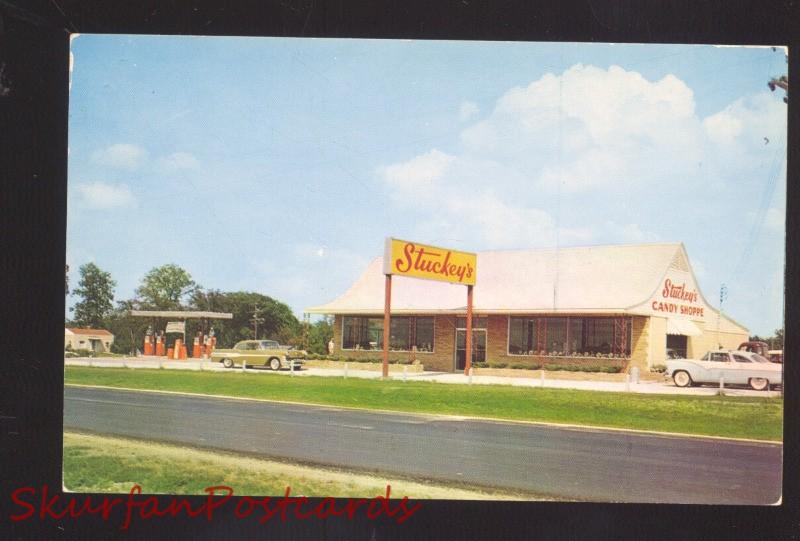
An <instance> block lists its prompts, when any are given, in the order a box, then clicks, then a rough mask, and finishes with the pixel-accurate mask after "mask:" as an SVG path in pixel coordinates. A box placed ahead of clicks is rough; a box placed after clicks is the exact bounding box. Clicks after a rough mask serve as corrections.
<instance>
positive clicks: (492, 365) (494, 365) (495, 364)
mask: <svg viewBox="0 0 800 541" xmlns="http://www.w3.org/2000/svg"><path fill="white" fill-rule="evenodd" d="M506 366H508V363H497V362H490V363H489V368H505V367H506Z"/></svg>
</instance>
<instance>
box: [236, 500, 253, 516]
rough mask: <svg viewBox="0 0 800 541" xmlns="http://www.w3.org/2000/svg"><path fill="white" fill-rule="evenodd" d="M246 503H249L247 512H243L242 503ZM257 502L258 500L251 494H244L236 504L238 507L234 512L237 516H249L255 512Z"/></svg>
mask: <svg viewBox="0 0 800 541" xmlns="http://www.w3.org/2000/svg"><path fill="white" fill-rule="evenodd" d="M243 503H246V504H247V505H248V507H247V512H246V513H243V512H242V511H241V507H242V504H243ZM255 504H256V500H254V499H253V498H251V497H250V496H244V497H243V498H242V499H241V500H239V503H237V504H236V508H235V509H234V510H233V514H234V515H236V518H247V517H249V516H250V515H252V514H253V507H254V506H255Z"/></svg>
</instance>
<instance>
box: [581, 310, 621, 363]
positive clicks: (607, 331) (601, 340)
mask: <svg viewBox="0 0 800 541" xmlns="http://www.w3.org/2000/svg"><path fill="white" fill-rule="evenodd" d="M584 327H585V329H586V333H585V334H584V339H583V345H582V346H581V350H583V351H584V352H585V353H587V354H589V355H596V354H597V353H600V354H608V353H611V348H612V346H613V344H614V320H613V319H611V318H591V319H589V318H587V319H586V325H585V326H584Z"/></svg>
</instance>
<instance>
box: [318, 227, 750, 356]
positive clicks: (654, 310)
mask: <svg viewBox="0 0 800 541" xmlns="http://www.w3.org/2000/svg"><path fill="white" fill-rule="evenodd" d="M382 263H383V262H382V259H381V258H377V259H375V260H373V261H372V263H370V265H369V266H368V267H367V269H366V270H365V271H364V273H363V274H362V275H361V276H360V277H359V279H358V280H357V281H356V282H355V283H354V284H353V285H352V286H351V287H350V289H349V290H348V291H347V292H345V293H344V294H343V295H341V296H340V297H339V298H337V299H336V300H334V301H332V302H330V303H327V304H323V305H320V306H315V307H312V308H308V309H307V310H306V311H307V312H308V313H313V314H326V315H333V316H334V338H333V341H334V353H335V354H338V355H341V356H343V357H345V358H379V357H380V356H381V351H382V347H383V301H384V276H383V274H382ZM465 315H466V289H465V288H464V287H463V286H459V285H452V284H447V283H439V282H430V281H424V280H418V279H414V278H407V277H403V276H395V277H393V279H392V310H391V334H390V340H389V341H390V356H389V358H390V360H409V359H410V360H412V361H413V360H416V361H418V362H420V363H422V364H423V365H424V366H425V369H426V370H440V371H458V370H461V369H463V367H464V363H465V360H466V351H465V342H466V340H465V338H466V329H465V327H466V318H465ZM472 326H473V340H472V344H473V362H478V363H488V365H489V366H503V365H505V366H512V365H514V366H519V367H531V368H534V367H539V366H544V367H547V366H552V365H569V366H576V365H591V366H601V367H619V368H621V369H628V368H630V367H632V366H638V367H640V368H641V369H646V368H649V367H652V366H654V365H658V364H663V363H664V362H665V361H666V359H667V357H668V356H669V355H676V356H686V357H698V356H701V355H703V354H704V353H705V352H706V351H708V350H709V349H717V348H718V347H722V348H736V347H737V346H738V345H739V343H741V342H744V341H746V340H747V338H748V330H747V329H746V328H745V327H743V326H742V325H740V324H738V323H736V322H735V321H733V320H732V319H730V318H729V317H727V316H726V315H724V314H722V313H720V312H719V311H718V310H717V309H715V308H714V307H712V306H711V305H710V304H709V303H708V302H706V300H705V298H704V297H703V295H702V294H701V292H700V290H699V288H698V286H697V281H696V279H695V276H694V273H693V272H692V269H691V266H690V264H689V259H688V256H687V254H686V250H685V248H684V247H683V245H682V244H676V243H673V244H642V245H621V246H590V247H580V248H562V249H559V250H554V249H551V250H525V251H493V252H482V253H478V259H477V282H476V285H475V288H474V303H473V325H472Z"/></svg>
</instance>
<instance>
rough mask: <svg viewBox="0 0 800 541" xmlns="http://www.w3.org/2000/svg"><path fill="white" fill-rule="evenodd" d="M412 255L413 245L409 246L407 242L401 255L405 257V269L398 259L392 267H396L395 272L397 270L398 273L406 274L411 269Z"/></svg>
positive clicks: (401, 261)
mask: <svg viewBox="0 0 800 541" xmlns="http://www.w3.org/2000/svg"><path fill="white" fill-rule="evenodd" d="M413 253H414V245H413V244H411V243H410V242H409V243H407V244H406V245H405V246H403V255H404V256H405V257H406V261H405V263H406V267H405V268H403V267H402V265H403V260H402V259H398V260H396V261H395V262H394V265H395V267H397V270H399V271H400V272H406V271H407V270H409V269H410V268H411V256H412V254H413Z"/></svg>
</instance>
